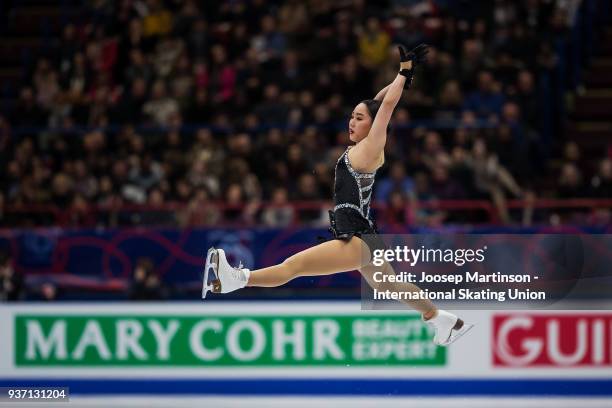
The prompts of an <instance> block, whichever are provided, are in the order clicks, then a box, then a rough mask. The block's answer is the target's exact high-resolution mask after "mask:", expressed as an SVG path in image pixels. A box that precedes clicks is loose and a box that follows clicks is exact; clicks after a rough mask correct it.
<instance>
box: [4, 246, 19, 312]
mask: <svg viewBox="0 0 612 408" xmlns="http://www.w3.org/2000/svg"><path fill="white" fill-rule="evenodd" d="M23 296H24V280H23V276H22V275H21V273H19V272H17V271H15V269H14V267H13V259H12V257H11V254H10V253H9V252H7V251H0V300H5V301H6V300H8V301H15V300H21V299H23Z"/></svg>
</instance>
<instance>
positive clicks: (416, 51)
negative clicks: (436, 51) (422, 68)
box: [397, 44, 429, 88]
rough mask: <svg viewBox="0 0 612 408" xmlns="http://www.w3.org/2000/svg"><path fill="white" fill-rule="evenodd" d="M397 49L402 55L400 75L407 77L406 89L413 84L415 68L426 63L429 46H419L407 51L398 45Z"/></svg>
mask: <svg viewBox="0 0 612 408" xmlns="http://www.w3.org/2000/svg"><path fill="white" fill-rule="evenodd" d="M397 48H398V50H399V54H400V71H399V73H400V75H403V76H405V77H406V85H405V86H404V87H405V88H407V87H409V86H410V84H411V83H412V76H413V74H414V68H415V67H416V66H418V65H420V64H422V63H423V62H425V60H426V56H427V53H428V52H429V46H428V45H427V44H419V45H417V46H416V47H415V48H413V49H412V50H410V51H406V48H405V47H404V46H403V45H398V46H397Z"/></svg>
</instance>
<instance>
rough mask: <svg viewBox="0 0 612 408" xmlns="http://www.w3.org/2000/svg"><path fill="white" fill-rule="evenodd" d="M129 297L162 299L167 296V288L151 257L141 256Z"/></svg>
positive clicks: (132, 298) (135, 298) (131, 298)
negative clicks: (165, 288)
mask: <svg viewBox="0 0 612 408" xmlns="http://www.w3.org/2000/svg"><path fill="white" fill-rule="evenodd" d="M128 298H129V299H130V300H162V299H164V298H165V290H164V288H163V287H162V285H161V283H160V280H159V277H158V276H157V274H156V273H155V270H154V266H153V261H151V259H149V258H140V259H139V260H138V262H137V263H136V267H135V268H134V272H133V275H132V282H131V283H130V287H129V291H128Z"/></svg>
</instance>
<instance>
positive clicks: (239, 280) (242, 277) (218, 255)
mask: <svg viewBox="0 0 612 408" xmlns="http://www.w3.org/2000/svg"><path fill="white" fill-rule="evenodd" d="M211 271H212V273H213V274H214V277H213V278H212V280H211V279H209V273H210V272H211ZM250 275H251V271H249V270H248V269H247V268H243V267H242V264H240V265H239V266H238V267H237V268H234V267H232V266H230V264H229V263H228V262H227V259H226V258H225V251H224V250H222V249H215V248H210V249H209V250H208V253H207V254H206V266H205V267H204V277H203V282H202V299H204V298H205V297H206V294H207V293H208V291H212V292H213V293H229V292H232V291H234V290H237V289H241V288H244V287H245V286H246V284H247V283H248V282H249V276H250Z"/></svg>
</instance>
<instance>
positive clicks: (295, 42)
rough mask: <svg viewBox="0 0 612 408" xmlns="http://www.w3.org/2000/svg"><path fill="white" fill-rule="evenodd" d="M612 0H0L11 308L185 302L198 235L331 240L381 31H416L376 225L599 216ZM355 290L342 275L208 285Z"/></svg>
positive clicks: (603, 227)
mask: <svg viewBox="0 0 612 408" xmlns="http://www.w3.org/2000/svg"><path fill="white" fill-rule="evenodd" d="M611 7H612V4H611V3H610V2H609V1H607V0H520V1H519V0H515V1H510V0H495V1H492V0H491V1H479V0H472V1H468V0H455V1H453V0H390V1H377V2H366V1H365V0H354V1H352V0H346V1H331V0H309V1H298V0H287V1H280V0H278V1H266V0H250V1H249V0H232V1H208V0H207V1H190V0H165V1H164V0H116V1H109V0H89V1H87V0H57V1H52V0H19V1H18V0H14V1H11V0H0V36H1V37H0V272H1V274H0V278H1V280H0V299H1V300H2V301H6V302H7V303H5V305H6V307H4V308H3V310H5V311H14V310H19V305H25V306H24V307H27V305H30V303H27V302H28V301H44V302H47V301H74V302H75V303H74V305H76V306H77V307H78V308H80V309H81V310H82V311H85V310H96V309H95V308H96V307H102V306H99V304H96V305H94V304H91V306H88V304H86V303H76V302H88V301H93V300H97V301H130V300H134V301H155V300H156V301H161V300H195V299H199V293H200V290H201V274H202V269H203V265H202V264H203V255H204V254H205V252H206V250H207V249H208V248H209V247H210V246H212V245H215V246H219V247H223V248H225V249H226V251H227V253H228V254H229V257H230V261H231V262H238V261H242V262H243V263H244V264H245V266H247V267H250V268H256V267H261V266H267V265H270V264H272V263H277V262H281V261H282V260H283V259H285V258H286V257H287V256H289V255H291V254H293V253H295V252H297V251H298V250H301V249H304V248H306V247H309V246H312V245H314V244H316V243H317V238H318V237H321V236H324V237H329V233H328V232H327V231H326V230H327V227H328V218H327V210H328V209H330V208H331V207H332V203H331V199H332V187H333V177H334V174H333V169H334V165H335V162H336V160H337V158H338V157H339V156H340V155H341V154H342V152H343V150H344V149H345V148H346V146H347V145H348V144H349V143H350V141H349V137H348V131H347V128H348V118H349V116H350V112H351V111H352V109H353V107H354V106H355V105H356V104H358V103H359V102H360V101H361V100H363V99H367V98H372V97H374V95H375V94H376V93H377V92H378V91H379V90H380V89H381V88H383V87H384V86H386V85H387V84H388V83H389V82H391V81H392V79H393V78H394V77H395V75H396V74H397V70H398V60H399V58H398V55H397V50H396V44H403V45H405V46H406V47H408V48H411V47H414V46H416V45H418V44H419V43H422V42H425V43H427V44H429V45H430V46H431V51H430V53H429V58H428V61H427V63H425V64H424V66H423V67H421V68H419V69H418V70H417V72H416V75H415V80H414V82H413V84H412V86H411V88H410V89H409V90H408V91H406V92H404V95H403V96H402V99H401V101H400V103H399V104H398V106H397V109H396V110H395V114H394V116H393V119H392V126H391V129H392V130H391V132H390V134H389V137H388V141H387V145H386V162H385V165H384V167H383V168H381V169H380V170H379V172H378V174H377V182H376V186H375V193H374V201H373V210H374V216H375V218H376V220H377V223H378V226H379V229H380V230H381V231H382V232H385V233H424V232H436V233H437V232H440V233H448V232H453V233H526V234H534V233H598V234H602V233H608V232H609V231H610V228H611V225H612V221H611V220H612V216H611V209H612V17H611V13H610V9H611ZM359 295H360V279H359V274H358V273H357V272H352V273H346V274H340V275H334V276H329V277H322V278H300V279H297V280H295V281H293V282H291V283H289V284H287V285H285V286H283V287H281V288H274V289H246V290H244V291H240V292H238V293H233V294H230V295H227V296H223V297H220V296H214V295H212V296H211V298H212V299H213V300H211V302H217V301H224V303H225V301H229V302H227V304H228V305H229V304H233V303H232V302H234V301H239V300H244V301H254V300H258V301H275V302H280V303H278V307H281V306H283V305H285V303H283V302H288V301H290V300H317V301H325V302H329V305H333V304H335V302H337V301H339V300H343V301H357V300H358V299H359ZM13 302H15V303H13ZM32 304H33V303H32ZM109 304H110V303H109ZM8 305H13V306H11V307H9V306H8ZM126 305H127V303H126ZM155 305H157V306H154V304H151V306H150V308H149V309H146V308H145V309H138V310H139V311H142V310H149V311H151V313H157V312H158V310H161V309H163V308H161V309H160V306H159V305H160V304H159V303H155ZM62 307H63V306H62ZM126 307H129V306H126ZM139 307H140V306H139ZM191 307H193V308H194V309H198V308H202V309H201V311H202V312H203V313H204V311H205V310H207V309H206V307H208V306H207V305H204V306H201V305H199V304H196V303H193V304H192V306H191ZM14 308H17V309H14ZM330 308H332V309H333V307H332V306H330ZM62 310H64V309H62ZM101 310H103V309H101ZM11 313H12V312H11ZM135 313H136V312H135ZM138 313H140V312H138ZM145 313H146V312H145ZM607 316H608V317H607V318H608V319H609V318H610V316H609V315H607ZM486 318H487V319H488V318H489V317H488V316H487V317H486ZM570 320H571V319H570ZM7 321H8V320H7ZM17 321H18V319H17V320H15V325H16V324H17ZM570 323H571V322H570ZM570 323H568V324H570ZM491 324H492V323H491ZM570 326H571V324H570ZM571 327H574V329H573V330H574V331H571V330H570V334H569V335H570V336H573V337H572V338H578V337H576V336H579V335H580V334H576V330H577V329H576V327H577V326H571ZM14 329H15V330H17V326H14ZM483 330H484V329H483ZM597 333H599V332H597ZM483 335H484V336H490V334H489V333H488V332H487V333H485V334H483ZM603 341H604V344H606V343H605V342H606V341H607V342H612V339H610V338H609V337H605V338H604V340H603ZM570 343H571V344H574V343H575V341H574V340H572V341H570ZM607 344H609V343H607ZM15 346H16V345H15ZM484 347H488V348H490V345H488V344H487V345H485V346H484ZM15 350H16V349H15ZM611 353H612V352H611ZM606 358H612V357H606ZM604 360H605V358H604ZM581 361H582V360H581ZM597 361H599V360H597ZM606 361H608V360H606ZM487 363H489V358H488V357H487V358H486V359H483V361H482V364H485V365H486V364H487ZM6 364H9V363H6ZM10 364H13V363H10ZM10 364H9V365H6V366H3V367H4V368H3V370H4V369H7V370H9V371H7V372H5V373H4V375H3V377H4V378H5V379H6V378H14V377H15V376H19V375H18V374H19V373H20V372H21V371H19V367H17V365H18V364H17V365H14V366H11V365H10ZM585 364H586V363H584V361H583V362H582V363H580V364H578V365H580V366H584V365H585ZM272 365H273V364H272ZM586 365H588V364H586ZM9 366H10V367H12V368H10V369H9V368H7V367H9ZM489 368H490V367H489ZM489 368H487V370H489ZM599 368H601V370H599V371H597V372H598V373H599V374H598V375H601V373H604V376H605V377H607V378H608V379H609V378H611V377H610V375H611V374H612V373H611V371H610V365H609V362H608V365H607V367H604V368H602V367H599ZM11 370H16V371H11ZM458 370H459V371H457V372H460V369H458ZM606 370H607V371H606ZM487 372H488V371H487ZM482 373H484V371H483V372H480V373H479V374H478V375H481V376H482V375H483V374H482ZM545 374H546V373H545ZM591 374H592V373H591ZM228 375H229V376H230V377H231V375H233V374H232V373H230V374H228ZM407 375H408V376H412V375H413V374H407ZM546 375H548V374H546ZM580 375H587V376H588V375H590V372H589V371H584V372H582V371H581V374H580ZM596 389H597V388H596ZM602 406H603V405H602Z"/></svg>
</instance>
